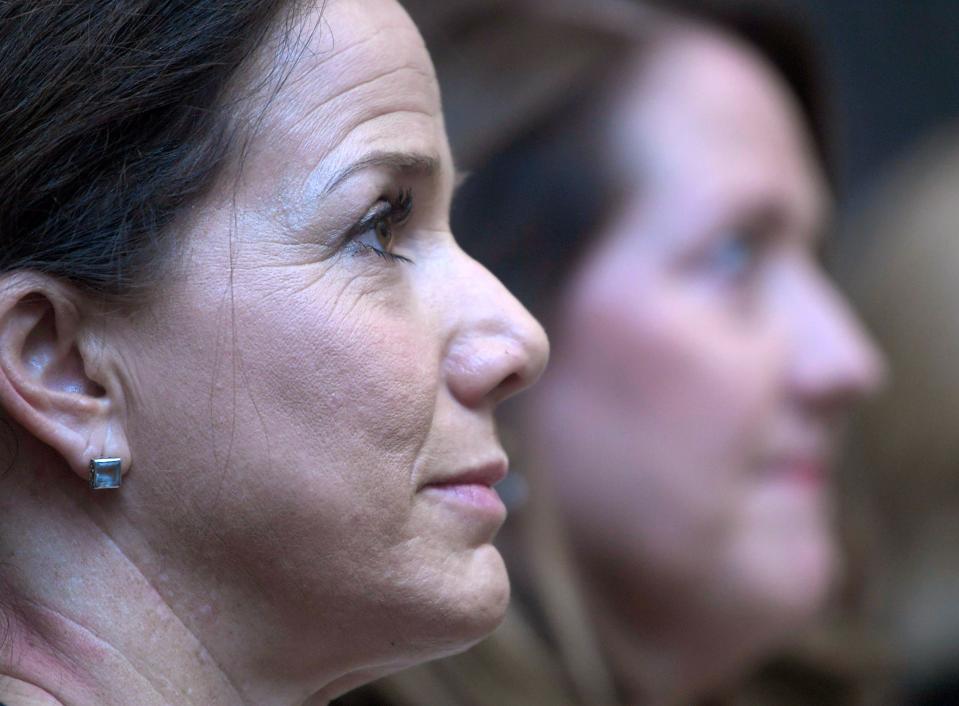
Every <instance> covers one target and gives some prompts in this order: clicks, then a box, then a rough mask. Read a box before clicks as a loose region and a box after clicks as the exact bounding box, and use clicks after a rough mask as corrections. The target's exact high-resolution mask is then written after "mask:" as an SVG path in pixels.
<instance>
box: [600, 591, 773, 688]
mask: <svg viewBox="0 0 959 706" xmlns="http://www.w3.org/2000/svg"><path fill="white" fill-rule="evenodd" d="M586 593H587V603H588V606H589V611H590V614H591V617H592V619H593V621H594V624H595V625H596V629H597V632H598V634H599V637H600V640H601V642H602V644H603V646H604V650H605V652H606V656H607V659H608V661H609V664H610V668H611V670H612V672H613V674H614V677H615V679H616V682H617V686H618V688H619V690H620V692H621V693H622V695H623V697H624V701H625V703H627V704H643V705H644V706H674V705H676V704H689V703H695V702H696V701H697V700H699V699H702V698H704V697H706V696H710V695H715V694H716V693H717V692H719V691H721V690H722V689H724V688H726V687H728V686H729V685H730V684H731V683H735V681H736V680H737V679H738V678H739V677H740V676H741V675H742V674H743V672H744V671H745V670H746V668H747V667H748V666H749V665H750V664H751V662H752V661H753V660H754V659H755V657H756V651H755V650H753V649H752V648H751V645H752V641H751V640H750V639H749V637H748V635H749V630H750V628H749V626H748V625H746V624H740V623H738V622H737V621H734V620H730V621H728V622H727V621H725V620H719V621H716V620H710V618H709V616H704V615H698V616H697V615H694V614H692V613H691V612H689V611H684V610H682V609H681V608H680V607H679V606H678V605H676V604H675V603H673V602H672V601H670V598H669V596H662V595H660V596H655V597H654V596H650V595H646V594H644V595H642V596H639V595H624V593H623V584H622V580H621V579H620V581H619V582H618V583H616V584H602V583H599V582H595V583H593V584H591V585H590V586H588V587H587V591H586ZM671 604H672V605H671Z"/></svg>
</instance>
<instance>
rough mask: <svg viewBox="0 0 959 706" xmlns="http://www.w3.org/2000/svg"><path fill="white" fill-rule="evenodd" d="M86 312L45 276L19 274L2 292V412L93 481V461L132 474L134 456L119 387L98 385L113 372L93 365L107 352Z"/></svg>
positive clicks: (77, 297)
mask: <svg viewBox="0 0 959 706" xmlns="http://www.w3.org/2000/svg"><path fill="white" fill-rule="evenodd" d="M84 306H85V300H84V299H83V298H82V297H81V296H80V294H79V293H78V292H76V291H74V290H73V288H71V287H69V285H66V284H64V283H61V282H59V281H57V280H54V279H52V278H50V277H47V276H45V275H41V274H36V273H17V274H13V275H9V276H8V277H7V278H5V281H4V282H3V283H2V285H0V406H2V408H3V411H4V413H5V414H6V415H7V416H9V417H10V418H11V419H12V420H13V421H14V422H16V423H17V424H18V425H19V426H20V427H21V428H22V429H23V430H24V431H25V432H26V433H28V434H30V435H31V436H33V437H35V438H36V439H37V440H39V441H41V442H43V443H44V444H46V445H47V446H49V447H51V448H52V449H54V450H55V451H57V452H58V453H59V455H60V456H61V457H62V458H63V459H64V461H66V464H67V466H68V467H69V468H70V470H71V471H73V472H74V473H75V474H77V475H78V476H80V477H81V478H83V479H84V480H87V479H88V478H89V476H90V473H91V471H90V461H91V459H95V458H107V457H119V458H121V459H122V461H123V466H124V468H129V466H130V452H129V447H128V444H127V441H126V435H125V433H124V431H123V426H122V423H121V422H122V419H121V418H120V415H119V412H120V410H121V409H122V400H120V399H118V397H117V396H118V395H119V392H120V386H119V385H116V384H112V381H110V380H107V379H95V378H103V377H104V375H105V374H106V373H105V372H104V366H103V365H101V364H94V363H95V362H97V363H99V362H100V361H94V360H93V359H92V356H94V355H101V354H102V351H100V350H99V349H96V348H95V346H93V345H92V342H91V340H90V339H91V337H90V336H89V332H88V331H86V329H85V327H86V325H87V324H86V318H85V317H84V311H83V309H84ZM91 371H93V372H92V373H91Z"/></svg>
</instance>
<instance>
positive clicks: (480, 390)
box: [445, 247, 549, 407]
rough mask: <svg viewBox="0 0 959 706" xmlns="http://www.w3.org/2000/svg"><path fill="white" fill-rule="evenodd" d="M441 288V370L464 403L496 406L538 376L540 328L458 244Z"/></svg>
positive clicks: (543, 346) (544, 344) (544, 354)
mask: <svg viewBox="0 0 959 706" xmlns="http://www.w3.org/2000/svg"><path fill="white" fill-rule="evenodd" d="M454 257H455V260H456V265H455V271H456V276H455V277H453V278H452V281H453V285H452V287H451V288H450V289H449V290H447V292H446V293H445V294H446V295H447V296H448V297H449V300H448V304H449V305H450V306H448V307H447V308H448V310H449V311H450V321H449V324H450V328H449V332H450V338H449V343H448V348H447V352H446V360H445V372H446V376H447V382H448V385H449V387H450V390H451V391H452V393H453V395H454V396H455V397H456V398H457V399H458V400H459V401H460V402H461V403H462V404H464V405H465V406H467V407H480V406H484V405H487V404H491V405H495V404H497V403H499V402H501V401H502V400H504V399H506V398H507V397H509V396H511V395H513V394H515V393H516V392H519V391H520V390H522V389H524V388H526V387H528V386H529V385H531V384H532V383H533V382H535V381H536V379H537V378H539V376H540V374H541V373H542V372H543V369H544V368H545V366H546V361H547V358H548V356H549V343H548V340H547V338H546V333H545V332H544V331H543V327H542V326H541V325H540V324H539V322H538V321H536V319H534V318H533V316H532V315H531V314H530V313H529V312H528V311H527V310H526V308H525V307H523V305H522V304H520V302H519V301H517V300H516V298H515V297H514V296H513V295H512V294H510V292H509V291H508V290H507V289H506V287H504V286H503V284H502V283H501V282H500V281H499V280H498V279H496V277H494V276H493V275H492V273H490V272H489V271H488V270H487V269H486V268H485V267H483V266H482V265H481V264H479V263H478V262H476V261H475V260H473V259H472V258H471V257H469V256H468V255H466V253H464V252H463V251H462V250H460V249H459V248H458V247H457V252H456V253H455V255H454Z"/></svg>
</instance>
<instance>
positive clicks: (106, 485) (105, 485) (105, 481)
mask: <svg viewBox="0 0 959 706" xmlns="http://www.w3.org/2000/svg"><path fill="white" fill-rule="evenodd" d="M121 466H122V463H121V461H120V459H118V458H94V459H90V488H91V489H93V490H116V489H117V488H119V487H120V480H121V478H122V475H121Z"/></svg>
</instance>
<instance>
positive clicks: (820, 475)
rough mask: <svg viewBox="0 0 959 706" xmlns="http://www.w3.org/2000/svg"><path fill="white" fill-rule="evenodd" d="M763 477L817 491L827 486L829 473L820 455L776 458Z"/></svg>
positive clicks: (825, 462) (827, 464)
mask: <svg viewBox="0 0 959 706" xmlns="http://www.w3.org/2000/svg"><path fill="white" fill-rule="evenodd" d="M764 475H766V477H768V478H769V479H770V480H776V481H785V482H789V483H794V484H796V485H799V486H802V487H805V488H811V489H819V488H822V487H824V486H825V485H827V484H828V482H829V479H830V476H831V473H830V464H829V461H828V460H827V458H826V457H825V456H824V455H821V454H814V455H795V456H784V457H780V458H777V459H775V460H773V461H772V463H770V464H769V465H768V466H767V473H766V474H764Z"/></svg>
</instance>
